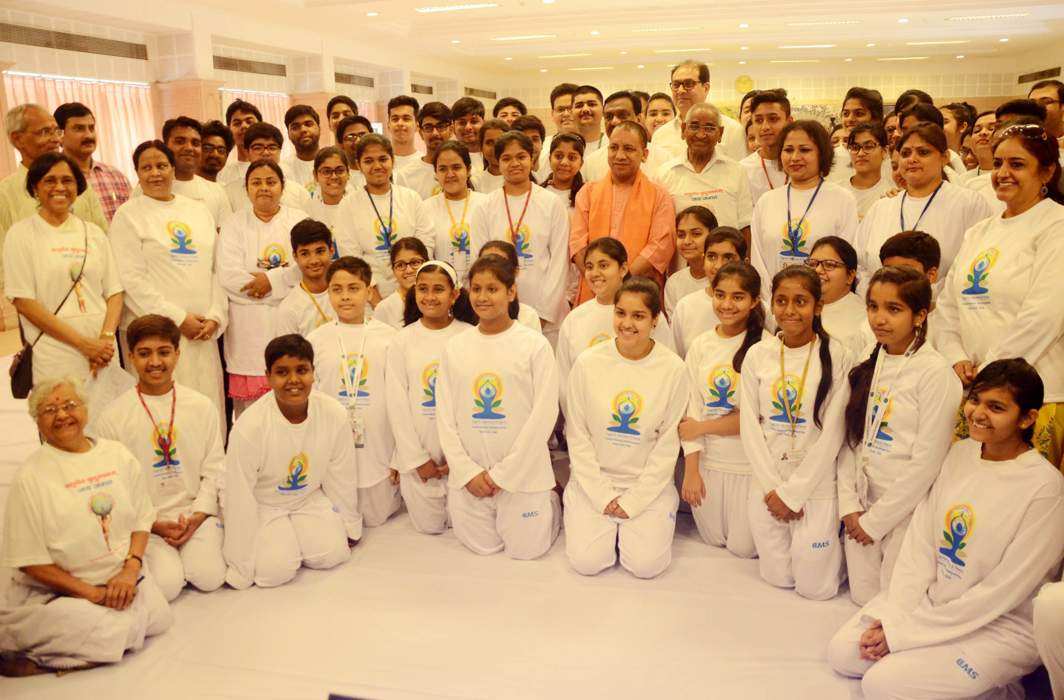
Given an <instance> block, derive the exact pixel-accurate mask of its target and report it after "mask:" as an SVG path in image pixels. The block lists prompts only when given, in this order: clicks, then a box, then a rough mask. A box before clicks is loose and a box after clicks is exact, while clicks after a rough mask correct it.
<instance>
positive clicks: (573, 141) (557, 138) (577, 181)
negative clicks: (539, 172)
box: [543, 132, 587, 207]
mask: <svg viewBox="0 0 1064 700" xmlns="http://www.w3.org/2000/svg"><path fill="white" fill-rule="evenodd" d="M563 143H568V144H570V145H571V146H572V147H573V149H574V150H575V151H576V152H577V153H579V154H580V159H581V160H583V158H584V149H585V148H587V142H585V141H584V137H583V136H581V135H580V134H571V133H568V132H563V133H560V134H555V135H554V138H552V139H551V140H550V150H548V151H547V153H554V149H556V148H557V147H558V146H560V145H562V144H563ZM552 182H554V173H553V172H552V173H551V174H550V175H548V176H547V179H546V181H544V183H543V186H544V187H546V186H548V185H550V184H551V183H552ZM583 186H584V175H583V173H581V172H580V171H579V170H577V171H576V175H574V176H573V184H572V185H571V186H570V188H569V206H570V207H575V206H576V195H577V194H579V192H580V188H581V187H583Z"/></svg>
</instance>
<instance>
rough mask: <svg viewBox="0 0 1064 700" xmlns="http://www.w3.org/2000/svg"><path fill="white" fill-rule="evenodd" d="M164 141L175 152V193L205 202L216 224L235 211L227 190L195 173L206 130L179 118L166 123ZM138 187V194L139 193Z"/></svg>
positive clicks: (200, 158) (183, 117)
mask: <svg viewBox="0 0 1064 700" xmlns="http://www.w3.org/2000/svg"><path fill="white" fill-rule="evenodd" d="M163 141H164V142H165V143H166V146H167V147H168V148H169V149H170V150H171V151H173V152H174V185H173V192H174V194H180V195H184V196H186V197H188V198H189V199H194V200H196V201H197V202H202V203H203V205H204V206H206V207H207V209H209V210H210V212H211V216H212V217H213V218H214V225H215V226H221V225H222V218H223V217H225V216H226V215H227V214H229V213H230V212H231V211H232V208H231V207H230V206H229V197H228V196H227V195H226V193H225V188H224V187H222V186H221V185H219V184H218V183H216V182H210V181H208V180H206V179H204V178H202V177H200V176H199V175H197V174H196V170H197V169H198V168H199V167H200V161H201V160H202V159H203V127H202V126H201V125H200V123H199V122H198V121H196V120H195V119H193V118H192V117H185V116H180V117H176V118H174V119H167V120H166V122H164V123H163ZM139 190H140V185H137V194H140V191H139Z"/></svg>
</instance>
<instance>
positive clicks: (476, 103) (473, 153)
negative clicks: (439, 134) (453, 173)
mask: <svg viewBox="0 0 1064 700" xmlns="http://www.w3.org/2000/svg"><path fill="white" fill-rule="evenodd" d="M484 114H485V111H484V103H483V102H481V101H480V100H478V99H476V98H473V97H461V98H459V99H458V100H457V101H456V102H455V103H454V104H453V105H451V120H452V122H451V124H452V128H453V130H454V137H455V138H456V139H458V140H459V141H461V142H462V145H463V146H465V147H466V149H467V150H468V151H469V160H470V161H471V162H472V167H471V168H470V170H469V172H470V174H473V173H475V172H477V171H479V170H483V169H484V154H483V153H481V152H480V127H481V126H483V124H484Z"/></svg>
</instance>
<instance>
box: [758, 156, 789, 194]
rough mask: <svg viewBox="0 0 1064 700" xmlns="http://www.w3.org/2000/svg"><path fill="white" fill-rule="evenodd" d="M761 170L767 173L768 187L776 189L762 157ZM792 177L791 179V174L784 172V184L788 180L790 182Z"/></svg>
mask: <svg viewBox="0 0 1064 700" xmlns="http://www.w3.org/2000/svg"><path fill="white" fill-rule="evenodd" d="M758 158H761V156H760V155H758ZM761 170H762V172H764V173H765V182H767V183H768V188H769V189H770V190H774V189H776V186H775V185H773V184H772V178H771V177H769V174H768V168H766V167H765V159H764V158H761ZM790 179H791V176H790V175H787V174H786V173H784V175H783V184H787V183H788V182H790Z"/></svg>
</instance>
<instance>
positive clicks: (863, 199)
mask: <svg viewBox="0 0 1064 700" xmlns="http://www.w3.org/2000/svg"><path fill="white" fill-rule="evenodd" d="M846 150H847V152H848V153H849V156H850V162H851V163H852V165H853V169H852V171H851V172H852V173H853V174H852V175H851V176H850V177H849V178H848V179H846V180H843V181H842V182H840V183H839V184H841V185H842V186H843V187H845V188H846V189H848V190H849V191H850V194H852V195H853V198H854V200H855V201H856V202H857V220H858V221H860V220H861V219H863V218H864V215H865V214H866V213H868V209H869V208H870V207H871V206H872V205H873V204H875V202H876V200H878V199H879V198H880V197H882V196H883V195H884V194H886V193H887V192H888V191H889V190H890V189H891V188H893V186H894V183H892V182H891V181H890V178H889V177H884V174H883V172H884V168H883V165H884V163H886V167H887V169H888V171H889V168H890V160H889V159H888V158H887V132H886V131H884V130H883V127H882V126H880V125H879V124H858V125H857V126H855V127H853V129H852V130H851V131H850V135H849V136H848V137H846Z"/></svg>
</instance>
